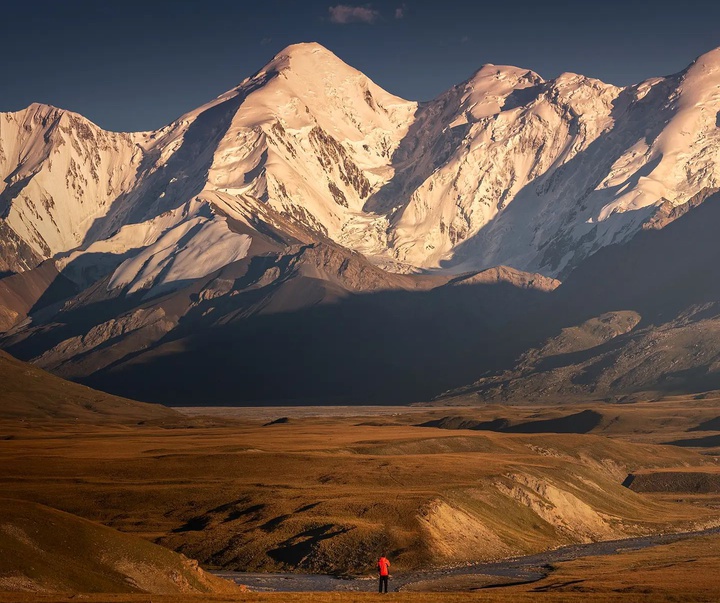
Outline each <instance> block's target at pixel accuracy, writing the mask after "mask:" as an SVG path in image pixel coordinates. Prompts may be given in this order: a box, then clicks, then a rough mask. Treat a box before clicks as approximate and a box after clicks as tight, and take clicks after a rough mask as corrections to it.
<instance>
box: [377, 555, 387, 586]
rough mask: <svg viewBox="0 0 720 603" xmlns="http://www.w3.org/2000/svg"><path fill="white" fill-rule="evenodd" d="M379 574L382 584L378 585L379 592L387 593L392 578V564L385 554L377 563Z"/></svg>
mask: <svg viewBox="0 0 720 603" xmlns="http://www.w3.org/2000/svg"><path fill="white" fill-rule="evenodd" d="M377 568H378V574H380V582H379V584H378V592H379V593H381V592H383V588H384V589H385V592H387V590H388V578H390V562H389V561H388V559H387V557H386V556H385V553H383V554H382V555H381V556H380V559H378V562H377Z"/></svg>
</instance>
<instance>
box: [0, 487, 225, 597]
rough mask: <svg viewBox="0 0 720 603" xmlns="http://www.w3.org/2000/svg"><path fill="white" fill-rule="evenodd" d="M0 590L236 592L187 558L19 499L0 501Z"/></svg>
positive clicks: (163, 592)
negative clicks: (0, 553) (0, 517)
mask: <svg viewBox="0 0 720 603" xmlns="http://www.w3.org/2000/svg"><path fill="white" fill-rule="evenodd" d="M0 515H1V516H2V523H0V547H2V550H3V552H4V554H3V555H2V559H0V590H2V591H6V592H7V591H15V592H18V591H20V592H22V591H29V592H42V593H49V592H72V593H103V592H104V593H131V592H136V593H138V592H140V593H142V592H144V593H154V594H172V593H175V594H179V593H213V592H215V593H227V594H231V593H235V592H238V590H239V589H238V588H237V587H236V586H235V585H234V584H232V583H230V582H226V581H225V580H222V579H220V578H216V577H215V576H212V575H209V574H206V573H205V572H204V571H203V570H201V569H200V568H199V567H198V565H197V562H196V561H191V560H190V559H187V558H186V557H183V556H182V555H178V554H177V553H174V552H172V551H169V550H167V549H165V548H163V547H161V546H158V545H156V544H152V543H150V542H146V541H145V540H142V539H141V538H138V537H136V536H131V535H128V534H123V533H121V532H118V531H116V530H113V529H112V528H108V527H105V526H103V525H100V524H97V523H93V522H91V521H87V520H85V519H81V518H80V517H77V516H75V515H71V514H69V513H64V512H62V511H57V510H55V509H51V508H50V507H46V506H44V505H39V504H35V503H32V502H27V501H22V500H8V499H0Z"/></svg>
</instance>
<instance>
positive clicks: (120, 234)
mask: <svg viewBox="0 0 720 603" xmlns="http://www.w3.org/2000/svg"><path fill="white" fill-rule="evenodd" d="M719 112H720V49H717V50H714V51H712V52H709V53H708V54H706V55H703V56H701V57H700V58H699V59H697V61H695V62H694V63H693V64H692V65H691V66H690V67H688V68H687V69H686V70H685V71H683V72H681V73H679V74H677V75H673V76H669V77H665V78H654V79H651V80H648V81H645V82H643V83H641V84H638V85H636V86H631V87H628V88H618V87H615V86H611V85H607V84H603V83H602V82H600V81H598V80H593V79H590V78H586V77H583V76H580V75H576V74H570V73H565V74H562V75H561V76H559V77H558V78H556V79H554V80H550V81H544V80H543V79H542V78H541V77H540V76H539V75H537V74H535V73H533V72H531V71H528V70H524V69H518V68H515V67H506V66H494V65H485V66H483V67H482V68H481V69H480V70H479V71H478V72H477V73H475V74H474V75H473V77H471V78H470V79H469V80H468V81H467V82H464V83H463V84H460V85H458V86H456V87H454V88H453V89H451V90H449V91H448V92H446V93H445V94H443V95H441V96H440V97H439V98H437V99H435V100H434V101H431V102H429V103H425V104H420V105H418V104H417V103H415V102H410V101H405V100H402V99H400V98H398V97H395V96H393V95H391V94H389V93H387V92H385V91H384V90H382V89H381V88H379V87H378V86H377V85H375V84H374V83H373V82H372V81H370V80H369V79H368V78H367V77H366V76H364V75H363V74H362V73H360V72H358V71H356V70H355V69H353V68H351V67H349V66H348V65H346V64H345V63H343V62H342V61H341V60H340V59H338V58H337V57H336V56H335V55H333V54H332V53H331V52H329V51H328V50H326V49H325V48H323V47H322V46H320V45H318V44H298V45H295V46H290V47H288V48H287V49H285V50H284V51H283V52H281V53H280V54H278V55H277V56H276V57H275V58H274V59H273V60H272V61H271V62H270V63H268V65H267V66H266V67H265V68H263V69H262V70H261V71H259V72H258V73H256V74H255V75H254V76H252V77H250V78H248V79H247V80H245V81H244V82H242V83H241V84H240V85H239V86H238V87H237V88H235V89H233V90H231V91H229V92H227V93H226V94H223V95H221V96H220V97H218V98H217V99H215V100H214V101H212V102H210V103H208V104H207V105H204V106H203V107H200V108H199V109H197V110H195V111H192V112H190V113H188V114H187V115H184V116H182V117H181V118H180V119H178V120H177V121H175V122H173V123H172V124H170V125H168V126H167V127H165V128H163V129H161V130H159V131H156V132H145V133H137V134H117V133H111V132H105V131H103V130H101V129H100V128H98V127H97V126H95V125H94V124H92V123H90V122H89V121H87V120H85V119H84V118H82V117H81V116H79V115H76V114H73V113H70V112H66V111H61V110H59V109H55V108H52V107H47V106H41V105H32V106H31V107H29V108H28V109H26V110H24V111H20V112H17V113H8V114H3V115H2V116H1V117H0V172H1V175H2V180H3V184H2V187H3V188H2V189H1V192H0V210H1V212H2V213H1V215H2V219H1V220H0V229H2V234H3V237H2V248H1V250H0V261H2V266H0V269H5V270H13V271H21V270H25V269H27V268H30V267H33V266H35V265H37V264H38V263H39V262H40V261H42V260H44V259H48V258H51V257H64V259H63V265H64V266H68V265H71V264H72V263H73V261H75V263H76V264H77V265H81V266H83V267H84V268H85V267H86V265H87V264H88V262H87V261H85V262H77V260H78V258H79V256H80V255H82V254H87V253H92V254H93V262H92V265H93V269H94V271H95V272H94V273H93V274H90V275H87V274H86V275H85V277H86V278H90V279H92V278H96V277H97V276H98V274H99V273H101V272H103V269H104V270H107V271H109V270H115V269H116V268H117V274H116V276H115V278H114V279H113V280H112V281H111V286H118V287H120V286H128V287H131V288H133V287H134V288H136V289H137V288H142V287H150V286H152V285H153V284H163V285H167V284H168V283H172V282H176V281H180V280H186V279H188V278H190V279H191V278H196V277H197V276H200V273H201V272H205V273H208V272H209V271H212V270H215V269H217V268H219V267H221V266H222V265H226V264H228V263H230V262H232V261H235V260H237V259H239V258H240V257H242V256H243V255H244V254H245V253H248V250H249V247H250V244H251V240H252V235H251V234H249V233H248V232H242V233H238V232H237V228H234V227H233V226H231V223H234V224H237V223H239V224H244V225H245V226H246V227H247V228H249V229H250V230H251V231H252V230H257V229H258V228H260V229H262V228H263V227H268V228H270V229H272V230H276V231H280V232H281V233H284V234H287V233H291V236H292V238H294V239H295V240H301V241H304V242H310V241H312V240H317V239H323V238H329V239H331V240H333V241H335V242H337V243H339V244H341V245H343V246H345V247H348V248H351V249H354V250H357V251H360V252H361V253H363V254H365V255H367V256H368V257H370V258H372V259H373V260H374V261H375V262H376V263H379V264H381V265H383V266H385V267H388V268H391V269H393V270H404V271H413V270H417V269H425V268H436V269H437V268H442V269H447V270H450V271H452V272H462V271H465V270H477V269H483V268H488V267H491V266H496V265H508V266H512V267H514V268H517V269H521V270H531V271H537V272H541V273H543V274H546V275H549V276H556V275H558V274H565V273H567V271H568V270H569V269H571V268H572V266H574V265H576V264H577V263H578V262H579V261H580V260H581V259H582V258H583V257H586V256H587V255H589V254H591V253H593V252H594V251H596V250H597V249H599V248H600V247H602V246H605V245H607V244H610V243H613V242H619V241H623V240H627V239H628V238H630V237H632V236H633V234H634V233H636V232H637V231H639V230H640V229H642V227H643V225H644V224H646V223H647V222H648V221H649V220H651V219H652V216H653V215H654V214H655V213H656V212H657V211H658V208H659V207H660V206H662V205H663V204H664V207H665V208H666V209H667V207H668V205H669V206H670V207H671V208H672V207H675V206H681V205H683V204H684V203H686V202H687V201H688V200H689V199H690V198H691V197H693V196H695V195H697V194H698V193H702V191H703V190H706V189H707V190H709V189H712V188H715V187H718V186H719V185H718V182H719V181H720V155H719V153H720V128H718V123H719V122H718V119H720V118H718V114H719ZM128 256H137V257H136V259H135V260H132V259H130V258H129V257H128ZM200 256H202V258H203V261H202V262H196V261H195V258H197V257H200ZM96 260H102V261H101V262H100V264H101V265H100V266H98V265H97V264H98V262H97V261H96ZM123 262H125V263H123ZM190 265H192V266H193V269H192V270H190V271H189V272H188V270H187V266H190ZM117 266H120V267H117ZM141 266H142V268H141ZM76 271H77V268H76Z"/></svg>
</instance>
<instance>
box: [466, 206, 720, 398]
mask: <svg viewBox="0 0 720 603" xmlns="http://www.w3.org/2000/svg"><path fill="white" fill-rule="evenodd" d="M718 223H720V194H718V193H716V194H714V195H711V196H710V197H709V198H708V199H707V200H706V201H705V203H703V204H702V205H701V206H700V207H697V208H696V209H694V210H693V211H691V212H688V213H687V214H686V215H684V216H683V217H681V218H680V219H678V220H677V221H675V222H674V223H672V224H670V225H669V226H667V227H665V228H663V229H662V230H648V231H646V232H643V233H641V234H640V235H638V236H637V237H635V238H634V239H633V240H631V241H630V242H628V243H626V244H623V245H613V246H609V247H607V248H605V249H603V250H601V251H599V252H598V253H596V254H595V255H594V256H593V257H591V258H590V259H588V260H587V261H586V262H584V263H583V264H581V265H580V266H579V267H578V268H577V269H576V270H575V271H574V272H573V273H572V274H571V275H570V277H569V278H568V279H567V281H566V282H565V283H563V284H562V285H561V286H560V287H559V288H558V289H556V290H555V292H554V293H553V298H554V299H552V300H551V303H550V305H549V307H550V308H555V310H546V311H545V312H544V315H543V320H544V321H545V322H546V323H548V324H549V325H554V326H551V327H550V328H549V331H550V332H551V333H553V336H552V337H551V338H550V339H548V340H547V341H545V342H544V343H543V344H542V345H541V346H538V347H536V348H535V349H531V350H529V351H527V352H526V353H525V354H524V355H523V357H522V358H521V359H520V361H519V362H518V363H517V364H516V365H515V366H513V367H512V369H510V370H507V371H505V372H502V373H499V374H497V375H494V376H490V377H486V378H484V379H482V380H481V381H479V382H478V383H476V384H475V385H474V386H472V388H471V390H473V391H477V392H478V393H479V394H480V395H481V396H482V397H483V398H487V399H508V400H527V399H533V400H537V399H558V398H583V397H595V398H604V397H614V396H615V397H616V396H628V395H632V394H639V393H640V392H643V393H644V395H646V396H647V395H650V396H653V395H667V394H672V393H678V392H702V391H707V390H716V389H720V338H719V337H718V334H719V333H720V305H719V304H720V288H719V286H718V279H717V271H718V265H720V256H719V251H718V246H717V243H716V241H717V235H716V228H717V224H718ZM559 308H562V313H560V312H559V310H558V309H559ZM534 318H537V316H535V317H531V318H530V320H533V319H534ZM561 328H562V330H561Z"/></svg>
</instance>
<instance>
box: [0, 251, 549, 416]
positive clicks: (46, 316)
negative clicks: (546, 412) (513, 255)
mask: <svg viewBox="0 0 720 603" xmlns="http://www.w3.org/2000/svg"><path fill="white" fill-rule="evenodd" d="M109 278H110V277H107V278H106V279H105V280H103V281H100V282H99V283H97V285H95V286H93V287H91V288H89V289H87V290H86V291H84V292H83V293H81V294H79V295H76V296H75V297H73V298H71V299H70V300H69V301H67V302H66V303H65V304H64V306H63V307H62V309H61V310H59V311H46V312H38V313H37V314H36V315H35V316H34V319H33V322H32V323H31V324H28V325H25V326H24V327H22V328H19V329H15V330H13V331H11V332H9V333H8V334H7V335H6V337H5V339H4V341H3V344H4V346H5V347H6V348H7V349H9V350H10V351H11V352H12V353H14V354H17V355H18V356H20V357H23V358H31V359H33V362H34V363H36V364H38V365H39V366H42V367H44V368H46V369H48V370H50V371H52V372H54V373H56V374H59V375H62V376H64V377H66V378H71V379H75V380H80V381H82V382H84V383H87V384H88V385H91V386H93V387H98V388H100V389H103V390H105V391H112V392H114V393H117V394H120V395H123V396H128V397H132V398H135V399H142V400H148V401H162V402H165V403H169V404H211V403H215V404H217V403H223V404H228V403H238V402H244V403H249V402H252V401H265V402H267V401H278V400H287V401H311V400H314V401H331V400H334V401H342V400H345V401H351V402H357V401H361V400H365V401H376V402H393V401H394V402H398V401H400V400H406V401H411V400H414V399H417V398H418V397H427V396H430V395H435V394H437V393H440V392H441V391H443V390H444V389H447V388H448V387H456V386H458V385H461V384H464V383H467V382H468V381H470V380H472V379H473V377H474V376H476V375H477V367H478V363H483V362H496V360H497V359H499V358H502V357H504V354H505V353H509V352H508V350H512V351H513V352H512V353H513V354H517V353H519V351H518V348H517V347H516V346H517V345H518V342H519V341H524V340H525V338H526V337H527V336H528V334H522V336H521V337H518V338H511V339H507V338H506V336H505V333H503V332H502V329H503V327H504V326H507V325H511V324H512V322H513V319H514V318H513V317H518V316H521V315H522V314H523V313H524V312H525V308H526V306H527V305H528V304H538V303H540V302H541V300H542V299H543V298H544V297H545V296H547V295H548V291H551V290H552V289H553V288H555V287H556V286H557V284H558V283H557V282H556V281H552V280H551V279H547V278H545V277H541V276H539V275H527V274H524V273H519V272H517V271H513V270H509V269H499V270H495V269H493V270H490V271H486V272H484V273H480V274H469V275H465V276H464V277H462V278H456V279H450V278H449V277H448V276H443V275H434V276H431V275H426V276H423V275H401V274H392V273H388V272H385V271H384V270H381V269H380V268H378V267H376V266H374V265H373V264H371V263H370V262H368V260H367V259H365V258H364V257H363V256H362V255H360V254H357V253H354V252H350V251H347V250H345V249H343V248H342V247H339V246H337V245H334V244H326V243H316V244H313V245H298V246H292V247H288V248H287V249H286V250H284V251H283V252H280V253H270V254H266V255H263V256H257V257H254V258H244V259H243V260H240V261H237V262H235V263H233V264H230V265H228V266H225V267H224V268H222V269H221V270H219V271H216V272H214V273H212V274H210V275H208V276H207V277H205V278H202V279H196V280H194V281H191V282H189V283H187V284H186V285H185V286H184V287H183V288H181V289H176V290H174V291H171V292H166V293H165V294H161V295H157V296H155V297H153V298H150V299H149V298H147V296H146V294H145V293H144V292H142V291H139V292H135V293H127V294H123V293H122V291H118V290H112V289H111V290H108V288H107V283H108V279H109ZM148 374H152V375H153V378H152V379H147V378H146V377H145V375H148Z"/></svg>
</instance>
